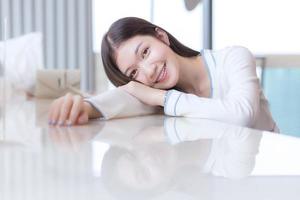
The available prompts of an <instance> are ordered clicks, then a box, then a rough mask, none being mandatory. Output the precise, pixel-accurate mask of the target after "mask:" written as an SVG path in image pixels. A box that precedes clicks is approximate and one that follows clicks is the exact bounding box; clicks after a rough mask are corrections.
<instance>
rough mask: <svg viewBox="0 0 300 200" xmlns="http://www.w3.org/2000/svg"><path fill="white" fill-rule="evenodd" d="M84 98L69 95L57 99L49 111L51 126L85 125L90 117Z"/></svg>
mask: <svg viewBox="0 0 300 200" xmlns="http://www.w3.org/2000/svg"><path fill="white" fill-rule="evenodd" d="M83 107H84V101H83V98H82V97H81V96H79V95H72V94H67V95H65V96H63V97H60V98H59V99H56V100H55V101H54V102H53V103H52V105H51V106H50V109H49V114H48V117H49V124H51V125H56V124H58V125H61V126H62V125H73V124H76V123H77V124H85V123H87V122H88V120H89V117H88V113H87V111H86V110H84V108H83Z"/></svg>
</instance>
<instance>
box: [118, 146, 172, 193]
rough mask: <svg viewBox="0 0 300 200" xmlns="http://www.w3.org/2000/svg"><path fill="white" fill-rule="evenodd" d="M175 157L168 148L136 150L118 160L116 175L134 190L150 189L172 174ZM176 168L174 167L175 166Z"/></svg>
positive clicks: (157, 147) (158, 147) (156, 147)
mask: <svg viewBox="0 0 300 200" xmlns="http://www.w3.org/2000/svg"><path fill="white" fill-rule="evenodd" d="M174 162H176V161H175V155H174V151H173V149H172V148H170V147H168V146H162V145H155V148H153V146H152V145H151V147H147V148H138V149H136V150H134V151H131V152H128V153H126V154H124V155H123V156H122V157H120V158H119V160H118V162H117V166H116V167H117V174H118V175H119V176H120V178H121V180H122V181H123V182H124V183H126V185H128V186H130V187H131V188H135V189H142V190H144V189H151V188H155V187H157V186H158V185H160V184H161V183H163V182H165V181H167V180H168V179H169V177H170V176H171V174H172V173H173V171H174V170H172V169H173V168H174V165H175V163H174ZM175 166H176V165H175Z"/></svg>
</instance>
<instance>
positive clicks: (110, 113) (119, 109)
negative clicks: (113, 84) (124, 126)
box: [85, 88, 161, 119]
mask: <svg viewBox="0 0 300 200" xmlns="http://www.w3.org/2000/svg"><path fill="white" fill-rule="evenodd" d="M85 101H87V102H89V103H90V104H92V106H94V107H95V108H96V109H97V110H98V111H99V112H101V114H102V115H103V117H104V119H111V118H121V117H130V116H138V115H147V114H154V113H158V112H159V111H160V109H161V108H160V107H154V106H148V105H146V104H144V103H142V102H141V101H139V100H138V99H137V98H135V97H133V96H132V95H130V94H128V93H127V92H125V91H123V90H121V89H120V88H116V89H113V90H109V91H106V92H104V93H101V94H99V95H97V96H94V97H91V98H88V99H86V100H85Z"/></svg>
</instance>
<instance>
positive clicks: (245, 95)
mask: <svg viewBox="0 0 300 200" xmlns="http://www.w3.org/2000/svg"><path fill="white" fill-rule="evenodd" d="M224 70H225V72H224V74H222V76H223V77H221V78H222V79H226V78H227V79H228V82H229V90H228V92H227V94H226V96H225V97H224V98H222V99H209V98H201V97H198V96H196V95H194V94H186V93H183V92H179V91H177V90H170V91H168V93H167V96H166V102H165V106H164V111H165V113H166V114H167V115H171V116H187V117H196V118H203V119H212V120H218V121H222V122H228V123H233V124H237V125H242V126H248V127H251V126H252V125H253V123H254V117H255V115H256V113H257V111H258V108H259V99H260V86H259V81H258V78H257V75H256V68H255V60H254V58H253V55H252V54H251V53H250V52H249V51H248V50H247V49H246V48H243V47H234V48H231V49H230V50H229V52H228V53H227V55H226V58H225V60H224ZM224 76H227V77H224Z"/></svg>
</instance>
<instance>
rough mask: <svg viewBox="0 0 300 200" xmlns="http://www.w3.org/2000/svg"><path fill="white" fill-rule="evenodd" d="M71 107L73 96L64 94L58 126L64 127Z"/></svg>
mask: <svg viewBox="0 0 300 200" xmlns="http://www.w3.org/2000/svg"><path fill="white" fill-rule="evenodd" d="M72 105H73V96H72V95H71V94H66V95H65V97H64V102H63V103H62V107H61V109H60V114H59V120H58V125H60V126H61V125H64V124H65V122H66V120H67V119H68V118H69V114H70V111H71V109H72Z"/></svg>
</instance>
